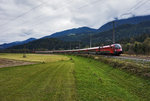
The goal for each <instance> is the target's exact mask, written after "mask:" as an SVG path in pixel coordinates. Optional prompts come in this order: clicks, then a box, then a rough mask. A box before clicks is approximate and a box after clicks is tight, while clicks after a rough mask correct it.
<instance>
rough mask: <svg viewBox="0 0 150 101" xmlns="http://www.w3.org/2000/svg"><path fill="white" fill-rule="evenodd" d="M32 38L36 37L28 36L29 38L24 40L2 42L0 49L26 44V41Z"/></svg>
mask: <svg viewBox="0 0 150 101" xmlns="http://www.w3.org/2000/svg"><path fill="white" fill-rule="evenodd" d="M34 40H36V39H35V38H29V39H27V40H24V41H16V42H12V43H4V44H2V45H0V49H6V48H9V47H13V46H17V45H22V44H26V43H29V42H32V41H34Z"/></svg>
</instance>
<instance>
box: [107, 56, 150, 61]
mask: <svg viewBox="0 0 150 101" xmlns="http://www.w3.org/2000/svg"><path fill="white" fill-rule="evenodd" d="M105 57H108V58H117V59H121V60H133V61H140V62H150V57H141V56H125V55H121V56H105Z"/></svg>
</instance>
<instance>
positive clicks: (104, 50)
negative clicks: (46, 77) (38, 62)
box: [36, 44, 122, 55]
mask: <svg viewBox="0 0 150 101" xmlns="http://www.w3.org/2000/svg"><path fill="white" fill-rule="evenodd" d="M36 53H77V54H104V55H105V54H110V55H120V54H121V53H122V47H121V45H120V44H112V45H107V46H99V47H91V48H84V49H73V50H54V51H36Z"/></svg>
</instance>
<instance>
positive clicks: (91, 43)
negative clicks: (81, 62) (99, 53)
mask: <svg viewBox="0 0 150 101" xmlns="http://www.w3.org/2000/svg"><path fill="white" fill-rule="evenodd" d="M91 47H92V36H91V33H90V48H91Z"/></svg>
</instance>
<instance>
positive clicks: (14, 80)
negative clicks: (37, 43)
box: [0, 56, 75, 101]
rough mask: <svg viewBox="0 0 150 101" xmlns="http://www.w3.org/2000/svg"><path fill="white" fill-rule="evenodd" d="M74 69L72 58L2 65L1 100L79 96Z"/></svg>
mask: <svg viewBox="0 0 150 101" xmlns="http://www.w3.org/2000/svg"><path fill="white" fill-rule="evenodd" d="M57 57H58V56H57ZM47 59H48V57H47ZM47 59H46V61H47ZM65 59H66V57H65ZM56 61H57V60H56ZM72 71H73V64H72V63H71V62H68V61H59V62H51V63H46V64H36V65H29V66H19V67H8V68H1V69H0V101H12V100H13V101H58V100H60V101H61V100H62V101H70V100H75V90H74V89H75V85H74V77H73V74H72Z"/></svg>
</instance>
